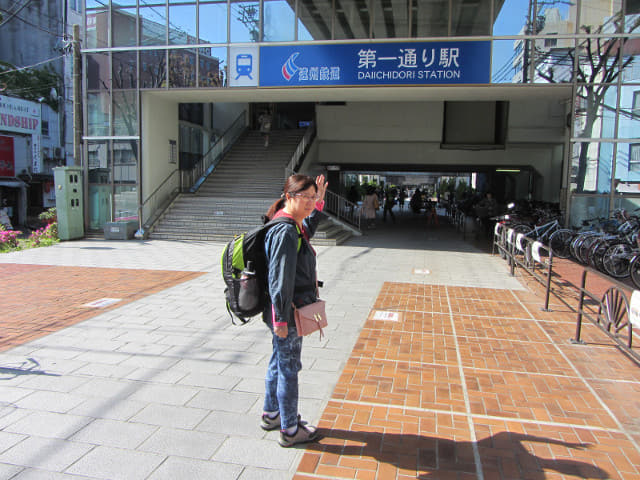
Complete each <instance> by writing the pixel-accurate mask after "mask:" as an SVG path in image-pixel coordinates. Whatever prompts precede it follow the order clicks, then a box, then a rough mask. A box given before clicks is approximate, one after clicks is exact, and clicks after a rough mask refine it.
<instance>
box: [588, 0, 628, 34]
mask: <svg viewBox="0 0 640 480" xmlns="http://www.w3.org/2000/svg"><path fill="white" fill-rule="evenodd" d="M621 20H622V0H599V1H592V0H589V1H585V0H583V1H582V2H581V6H580V22H579V26H580V33H583V32H585V27H586V28H587V29H589V30H590V31H591V33H614V32H615V33H620V32H621V31H622V30H621V27H622V22H621Z"/></svg>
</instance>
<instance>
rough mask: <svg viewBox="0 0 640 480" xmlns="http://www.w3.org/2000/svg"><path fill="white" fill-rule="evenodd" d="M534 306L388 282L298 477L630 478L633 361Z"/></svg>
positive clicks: (499, 293)
mask: <svg viewBox="0 0 640 480" xmlns="http://www.w3.org/2000/svg"><path fill="white" fill-rule="evenodd" d="M541 305H542V301H541V297H540V296H538V295H536V294H534V293H533V292H530V291H529V292H527V291H524V292H523V291H513V290H495V289H479V288H465V287H452V286H435V285H433V286H432V285H417V284H407V283H385V284H384V286H383V288H382V290H381V291H380V293H379V295H378V298H377V300H376V302H375V304H374V306H373V311H374V312H375V311H391V312H397V313H398V314H399V317H398V321H388V320H387V321H381V320H375V319H374V318H373V315H370V316H369V319H368V320H367V322H366V323H365V325H364V328H363V329H362V331H361V334H360V337H359V339H358V341H357V343H356V345H355V347H354V349H353V351H352V353H351V357H350V358H349V360H348V362H347V365H346V367H345V368H344V370H343V372H342V375H341V377H340V380H339V382H338V385H337V386H336V388H335V390H334V392H333V394H332V396H331V399H330V400H329V402H328V405H327V408H326V409H325V411H324V413H323V415H322V419H321V421H320V422H319V427H320V428H321V431H322V433H323V434H324V435H325V437H324V439H323V440H321V441H320V442H319V443H317V444H311V445H309V446H307V447H306V453H305V455H304V456H303V458H302V461H301V463H300V465H299V468H298V473H297V475H296V476H295V477H294V478H295V479H297V480H306V479H312V478H314V479H317V478H327V479H328V478H333V479H335V478H340V479H342V478H355V479H409V478H420V479H427V478H434V479H435V478H437V479H449V478H452V479H453V478H455V479H476V478H483V479H515V478H518V479H540V480H542V479H551V478H554V479H560V478H562V479H565V478H615V479H625V480H630V479H640V451H639V449H638V444H639V443H640V404H638V403H637V402H634V401H633V399H635V398H638V397H637V394H638V392H639V391H640V382H639V380H640V368H638V366H637V365H635V364H634V363H633V362H631V361H630V360H629V359H628V358H627V357H625V356H624V355H623V354H622V353H620V352H619V351H617V350H616V349H615V347H614V346H613V345H612V344H611V342H610V341H609V339H608V338H607V337H606V336H605V335H604V334H603V333H601V332H600V331H599V330H598V329H597V328H595V327H594V326H591V325H585V331H586V332H585V338H587V339H588V340H589V343H588V344H587V345H573V344H571V343H570V342H569V339H570V338H571V334H572V333H573V328H574V314H573V313H571V312H569V311H567V310H566V307H562V305H561V304H559V303H553V305H552V306H553V308H554V310H555V312H553V314H550V313H547V312H542V311H541V310H540V306H541ZM563 308H565V309H564V310H563Z"/></svg>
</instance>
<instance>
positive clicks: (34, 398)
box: [14, 391, 86, 413]
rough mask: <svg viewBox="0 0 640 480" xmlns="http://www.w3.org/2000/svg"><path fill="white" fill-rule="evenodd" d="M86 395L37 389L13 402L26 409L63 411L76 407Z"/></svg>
mask: <svg viewBox="0 0 640 480" xmlns="http://www.w3.org/2000/svg"><path fill="white" fill-rule="evenodd" d="M85 400H86V397H84V396H81V395H74V394H71V393H62V392H43V391H37V392H33V393H31V394H29V395H28V396H26V397H24V398H21V399H20V400H17V401H16V402H14V403H15V404H16V405H17V406H18V407H20V408H24V409H27V410H40V411H44V412H58V413H65V412H68V411H70V410H72V409H73V408H75V407H77V406H78V405H80V404H81V403H83V402H84V401H85Z"/></svg>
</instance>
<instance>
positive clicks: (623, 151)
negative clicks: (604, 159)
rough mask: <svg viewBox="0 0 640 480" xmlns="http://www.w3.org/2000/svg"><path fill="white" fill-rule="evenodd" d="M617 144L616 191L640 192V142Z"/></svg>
mask: <svg viewBox="0 0 640 480" xmlns="http://www.w3.org/2000/svg"><path fill="white" fill-rule="evenodd" d="M617 145H618V151H617V152H616V182H615V186H616V192H617V193H636V194H640V142H635V143H618V144H617Z"/></svg>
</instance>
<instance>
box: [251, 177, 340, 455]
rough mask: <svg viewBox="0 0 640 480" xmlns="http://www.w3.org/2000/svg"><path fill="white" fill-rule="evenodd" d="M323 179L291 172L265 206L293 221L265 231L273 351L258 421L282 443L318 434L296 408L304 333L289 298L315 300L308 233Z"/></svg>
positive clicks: (267, 317) (299, 304) (300, 303)
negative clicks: (277, 194) (279, 192)
mask: <svg viewBox="0 0 640 480" xmlns="http://www.w3.org/2000/svg"><path fill="white" fill-rule="evenodd" d="M327 185H328V184H327V183H326V182H325V179H324V175H320V176H318V177H316V179H315V180H314V179H313V178H311V177H308V176H306V175H292V176H291V177H289V178H288V179H287V181H286V183H285V185H284V189H283V192H284V193H283V194H282V197H281V198H280V199H279V200H278V201H276V202H275V203H274V204H273V205H272V206H271V208H270V209H269V211H268V212H267V217H268V218H269V219H270V220H272V219H274V218H278V217H281V216H285V217H289V218H291V219H293V220H294V221H295V224H293V223H289V222H282V223H278V224H276V225H274V226H273V227H271V228H270V229H269V231H268V232H267V234H266V236H265V253H266V256H267V265H268V268H269V273H268V289H269V298H270V302H269V304H268V305H267V307H266V308H265V311H264V312H263V319H264V321H265V323H266V324H267V325H268V326H269V328H270V329H271V331H272V333H273V338H272V345H273V352H272V354H271V359H270V360H269V367H268V368H267V376H266V381H265V385H266V393H265V399H264V412H263V414H262V421H261V427H262V428H263V429H264V430H275V429H276V428H280V440H279V443H280V445H281V446H283V447H291V446H293V445H296V444H299V443H305V442H312V441H314V440H316V439H317V438H318V434H317V431H316V428H315V427H312V426H310V425H307V424H306V422H304V421H302V419H301V417H300V415H299V414H298V372H299V371H300V369H301V368H302V364H301V362H300V354H301V351H302V337H299V336H298V333H297V331H296V324H295V320H294V316H293V307H292V303H293V304H295V305H296V307H302V306H304V305H308V304H310V303H313V302H315V301H316V300H317V279H316V254H315V251H314V250H313V248H312V247H311V245H310V244H309V239H310V238H311V237H312V236H313V234H314V233H315V231H316V228H317V226H318V223H319V222H320V218H321V216H322V215H321V214H320V212H321V211H322V209H323V207H324V194H325V192H326V189H327Z"/></svg>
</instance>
